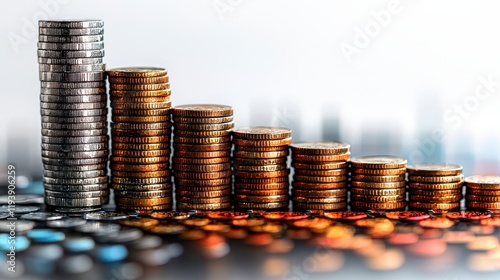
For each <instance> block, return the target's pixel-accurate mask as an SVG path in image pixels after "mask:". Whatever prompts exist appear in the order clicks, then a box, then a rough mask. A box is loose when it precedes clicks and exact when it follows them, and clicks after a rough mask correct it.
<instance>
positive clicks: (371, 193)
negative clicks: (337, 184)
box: [350, 156, 407, 210]
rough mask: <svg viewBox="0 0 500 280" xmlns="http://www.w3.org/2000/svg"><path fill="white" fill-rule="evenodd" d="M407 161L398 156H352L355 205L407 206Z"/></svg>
mask: <svg viewBox="0 0 500 280" xmlns="http://www.w3.org/2000/svg"><path fill="white" fill-rule="evenodd" d="M406 164H407V161H406V159H404V158H400V157H395V156H364V157H356V158H352V159H351V182H350V185H351V189H350V205H351V209H359V210H396V209H402V208H405V207H406V189H405V184H406V182H405V174H406Z"/></svg>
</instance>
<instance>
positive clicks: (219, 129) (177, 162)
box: [172, 104, 234, 210]
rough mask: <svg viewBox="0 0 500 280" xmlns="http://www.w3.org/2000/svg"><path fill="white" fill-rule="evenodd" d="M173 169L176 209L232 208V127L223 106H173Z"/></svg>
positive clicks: (230, 112) (229, 109)
mask: <svg viewBox="0 0 500 280" xmlns="http://www.w3.org/2000/svg"><path fill="white" fill-rule="evenodd" d="M172 116H173V120H174V144H173V146H174V156H173V158H172V161H173V164H172V169H173V171H174V182H175V192H176V203H177V209H178V210H179V209H181V210H221V209H228V208H231V182H232V179H231V161H230V160H231V158H230V156H231V146H232V145H231V135H230V133H231V128H233V126H234V123H233V108H232V107H230V106H226V105H215V104H191V105H180V106H175V107H174V108H173V109H172Z"/></svg>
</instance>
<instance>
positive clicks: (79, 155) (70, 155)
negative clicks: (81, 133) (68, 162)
mask: <svg viewBox="0 0 500 280" xmlns="http://www.w3.org/2000/svg"><path fill="white" fill-rule="evenodd" d="M108 155H109V151H108V150H100V151H89V152H55V151H43V150H42V157H49V158H64V159H87V158H88V159H92V158H98V157H107V156H108Z"/></svg>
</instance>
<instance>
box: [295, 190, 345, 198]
mask: <svg viewBox="0 0 500 280" xmlns="http://www.w3.org/2000/svg"><path fill="white" fill-rule="evenodd" d="M292 195H293V196H296V197H311V198H312V197H315V198H326V197H343V198H347V188H338V189H326V190H309V189H296V188H293V189H292Z"/></svg>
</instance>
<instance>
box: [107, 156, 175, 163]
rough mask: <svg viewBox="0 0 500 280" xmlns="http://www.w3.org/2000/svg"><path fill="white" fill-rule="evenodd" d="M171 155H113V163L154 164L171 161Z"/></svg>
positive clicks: (111, 159)
mask: <svg viewBox="0 0 500 280" xmlns="http://www.w3.org/2000/svg"><path fill="white" fill-rule="evenodd" d="M169 160H170V157H169V156H168V155H167V156H159V157H145V156H144V157H121V156H111V157H110V161H111V163H114V164H118V163H131V164H153V163H165V162H169Z"/></svg>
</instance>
